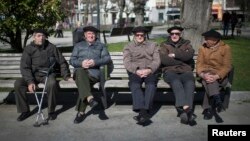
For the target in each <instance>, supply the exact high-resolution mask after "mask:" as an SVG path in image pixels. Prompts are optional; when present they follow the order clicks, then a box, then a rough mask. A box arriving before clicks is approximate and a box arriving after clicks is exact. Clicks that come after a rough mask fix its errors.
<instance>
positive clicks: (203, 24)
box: [181, 0, 213, 51]
mask: <svg viewBox="0 0 250 141" xmlns="http://www.w3.org/2000/svg"><path fill="white" fill-rule="evenodd" d="M183 2H184V3H183V9H182V15H181V16H182V19H181V21H182V27H184V29H185V30H184V35H183V37H184V38H185V39H189V40H190V41H191V44H192V45H193V47H194V48H195V50H196V51H197V50H198V48H199V46H200V45H201V43H202V40H203V38H202V36H201V34H202V33H203V32H205V31H207V30H208V29H209V26H210V22H211V9H212V2H213V0H184V1H183Z"/></svg>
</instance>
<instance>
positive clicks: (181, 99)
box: [163, 72, 195, 108]
mask: <svg viewBox="0 0 250 141" xmlns="http://www.w3.org/2000/svg"><path fill="white" fill-rule="evenodd" d="M163 79H164V81H165V82H167V83H169V84H170V86H171V88H172V90H173V92H174V95H175V106H176V107H180V106H185V105H188V106H189V107H190V108H192V107H193V99H194V89H195V80H194V75H193V72H185V73H175V72H165V73H164V74H163Z"/></svg>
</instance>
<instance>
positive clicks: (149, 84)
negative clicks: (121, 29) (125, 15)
mask: <svg viewBox="0 0 250 141" xmlns="http://www.w3.org/2000/svg"><path fill="white" fill-rule="evenodd" d="M132 32H133V34H134V40H133V41H132V42H130V43H128V44H127V45H126V46H125V47H124V50H123V61H124V66H125V68H126V70H127V72H128V76H129V88H130V90H131V92H132V99H133V110H134V111H135V112H139V114H138V115H137V116H135V117H134V119H135V120H136V121H137V122H138V123H139V124H143V123H145V122H147V121H148V120H149V119H150V115H149V110H150V108H151V107H152V102H153V98H154V95H155V92H156V85H157V74H156V72H157V69H158V67H159V65H160V57H159V50H158V47H157V44H156V43H154V42H150V41H147V40H145V39H146V33H147V32H148V30H147V29H146V28H144V27H142V26H139V27H135V28H134V29H133V30H132ZM143 82H144V83H145V92H143V90H142V83H143Z"/></svg>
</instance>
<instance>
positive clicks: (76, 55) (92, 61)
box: [70, 26, 111, 124]
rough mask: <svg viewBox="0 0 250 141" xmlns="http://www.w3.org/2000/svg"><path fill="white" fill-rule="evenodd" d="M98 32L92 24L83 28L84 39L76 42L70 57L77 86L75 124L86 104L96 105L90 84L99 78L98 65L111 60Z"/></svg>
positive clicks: (78, 120) (83, 111) (80, 117)
mask: <svg viewBox="0 0 250 141" xmlns="http://www.w3.org/2000/svg"><path fill="white" fill-rule="evenodd" d="M98 32H100V31H99V30H98V29H97V28H95V27H93V26H86V27H84V28H83V34H84V35H83V38H85V40H84V41H81V42H79V43H76V44H75V45H74V49H73V52H72V55H71V58H70V64H71V65H72V66H73V67H74V68H75V69H74V79H75V82H76V85H77V87H78V93H79V96H78V99H77V103H76V111H77V114H76V117H75V120H74V123H75V124H78V123H80V122H82V121H83V120H84V119H85V117H86V115H85V110H86V107H87V105H89V106H90V107H91V108H94V107H95V106H97V105H98V103H97V101H95V100H94V97H93V95H92V93H91V84H93V83H95V82H98V81H99V79H100V73H101V72H100V66H102V65H106V64H108V63H110V62H111V57H110V55H109V52H108V50H107V48H106V46H105V45H104V44H103V43H101V42H100V41H99V40H98V38H97V33H98Z"/></svg>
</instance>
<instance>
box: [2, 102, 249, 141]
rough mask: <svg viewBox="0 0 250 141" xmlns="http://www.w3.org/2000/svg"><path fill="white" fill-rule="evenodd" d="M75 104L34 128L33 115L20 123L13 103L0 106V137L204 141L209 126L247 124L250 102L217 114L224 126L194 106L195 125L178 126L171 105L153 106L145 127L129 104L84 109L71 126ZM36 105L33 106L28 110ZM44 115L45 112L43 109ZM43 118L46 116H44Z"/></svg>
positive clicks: (43, 140) (46, 140)
mask: <svg viewBox="0 0 250 141" xmlns="http://www.w3.org/2000/svg"><path fill="white" fill-rule="evenodd" d="M73 106H74V105H69V106H68V107H67V106H62V105H58V106H57V110H58V111H60V114H59V115H58V117H57V119H56V120H54V121H50V122H49V125H46V126H41V127H33V123H34V122H35V118H36V114H34V115H32V116H31V117H29V118H28V119H26V120H24V121H23V122H18V121H16V118H17V116H18V114H17V112H16V106H15V105H13V104H10V105H9V104H2V105H0V111H1V114H0V119H1V122H0V129H1V132H0V138H1V140H8V141H17V140H20V139H22V140H25V141H34V140H36V141H50V140H53V141H78V140H83V141H84V140H86V141H87V140H91V141H131V140H137V141H152V140H158V141H161V140H170V141H186V140H192V141H204V140H207V136H208V135H207V132H208V125H223V124H225V125H227V124H236V125H241V124H243V125H244V124H250V112H248V111H249V106H250V103H249V102H242V101H231V103H230V107H229V109H227V110H226V111H225V112H222V113H220V116H221V117H222V118H223V120H224V122H223V123H216V122H215V120H214V119H211V120H203V116H202V114H201V113H202V108H201V106H200V105H196V106H195V114H196V115H197V118H196V121H197V125H195V126H189V125H183V124H180V119H179V118H178V117H176V110H175V108H174V106H173V105H160V104H155V107H154V114H153V117H152V118H151V122H149V123H148V124H147V125H145V126H141V125H138V124H136V122H135V121H134V120H133V118H132V117H133V116H135V115H136V113H134V112H133V111H132V110H131V109H132V106H131V105H112V106H111V107H110V108H108V109H106V110H105V111H103V110H98V109H97V110H90V109H89V108H88V109H87V111H88V112H87V115H88V116H87V118H86V119H85V120H84V121H83V122H82V123H80V124H74V123H73V120H74V117H75V115H76V112H75V110H74V107H73ZM35 107H36V106H35V105H32V106H31V109H34V108H35ZM44 113H46V109H44ZM45 115H46V114H45Z"/></svg>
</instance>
